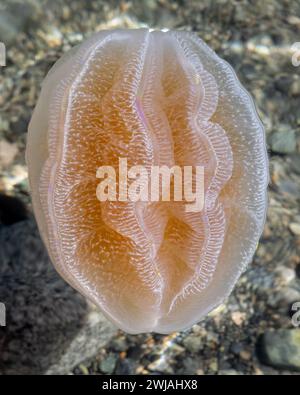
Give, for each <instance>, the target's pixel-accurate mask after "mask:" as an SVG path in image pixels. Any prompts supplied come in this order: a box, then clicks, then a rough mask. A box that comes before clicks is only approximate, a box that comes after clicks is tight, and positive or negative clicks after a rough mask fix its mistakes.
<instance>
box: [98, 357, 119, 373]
mask: <svg viewBox="0 0 300 395" xmlns="http://www.w3.org/2000/svg"><path fill="white" fill-rule="evenodd" d="M117 359H118V357H117V356H116V355H115V354H112V353H111V354H108V356H107V357H106V358H105V359H103V360H102V361H101V362H100V369H101V371H102V372H103V373H107V374H112V373H113V371H114V370H115V367H116V364H117Z"/></svg>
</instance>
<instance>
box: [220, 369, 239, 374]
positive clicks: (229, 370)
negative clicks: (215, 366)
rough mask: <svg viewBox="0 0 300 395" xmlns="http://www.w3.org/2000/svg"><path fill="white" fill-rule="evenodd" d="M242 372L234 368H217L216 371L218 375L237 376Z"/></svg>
mask: <svg viewBox="0 0 300 395" xmlns="http://www.w3.org/2000/svg"><path fill="white" fill-rule="evenodd" d="M242 374H243V373H241V372H238V371H237V370H234V369H223V370H219V372H218V375H219V376H238V375H242Z"/></svg>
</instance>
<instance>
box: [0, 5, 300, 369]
mask: <svg viewBox="0 0 300 395" xmlns="http://www.w3.org/2000/svg"><path fill="white" fill-rule="evenodd" d="M143 26H147V27H151V28H168V29H184V30H188V31H195V32H197V33H198V34H199V36H200V37H201V38H202V39H203V40H204V41H206V42H207V44H208V45H209V46H210V47H212V48H213V49H214V50H215V51H216V52H217V54H218V55H220V56H221V57H222V58H224V59H226V60H227V61H228V62H229V63H230V64H231V65H232V66H233V68H234V69H235V71H236V73H237V75H238V77H239V79H240V81H241V82H242V83H243V85H244V86H245V87H246V89H247V90H248V91H249V92H250V93H251V94H252V96H253V98H254V101H255V104H256V107H257V110H258V113H259V116H260V118H261V120H262V122H263V124H264V126H265V130H266V134H267V142H268V153H269V160H270V186H269V208H268V215H267V222H266V225H265V229H264V232H263V235H262V237H261V240H260V243H259V245H258V247H257V251H256V254H255V257H254V259H253V262H252V264H251V265H250V266H249V268H248V270H247V271H246V272H245V273H244V274H243V275H242V276H241V278H240V280H239V281H238V284H237V286H236V287H235V289H234V291H233V293H232V294H231V296H230V297H229V298H228V300H227V301H226V303H224V304H222V305H221V306H220V307H219V308H218V309H217V310H215V311H213V312H212V313H211V314H210V315H209V316H208V317H207V318H206V319H205V320H203V321H202V322H200V323H199V324H197V325H194V326H193V327H192V328H191V329H190V330H188V331H185V332H179V333H174V334H171V335H168V336H165V335H157V334H142V335H127V334H126V333H124V332H122V331H118V330H117V329H115V328H114V327H113V326H112V325H111V324H109V323H107V322H106V320H105V319H104V318H103V317H102V316H101V315H100V314H99V313H98V312H97V310H95V309H94V308H93V307H92V306H90V305H89V304H88V303H87V302H86V301H85V300H84V299H83V298H82V297H81V296H80V295H79V294H78V293H77V292H75V291H73V290H72V288H71V287H69V286H68V285H67V284H66V283H64V281H63V280H62V279H60V277H59V276H58V275H57V274H56V272H55V271H54V269H53V268H52V265H51V263H50V261H49V259H48V257H47V253H46V251H45V249H44V247H43V244H42V242H41V240H40V236H39V233H38V231H37V228H36V224H35V220H34V218H33V214H32V207H31V200H30V194H29V186H28V177H27V176H28V175H27V168H26V165H25V159H24V152H25V144H26V134H27V127H28V122H29V120H30V117H31V114H32V111H33V108H34V106H35V104H36V101H37V97H38V95H39V92H40V88H41V83H42V81H43V79H44V77H45V75H46V73H47V72H48V71H49V69H50V68H51V66H52V65H53V64H54V62H55V61H56V60H57V59H58V58H59V57H60V56H61V55H62V54H63V53H64V52H66V51H68V50H69V49H70V48H71V47H72V46H74V45H76V44H78V43H80V42H81V41H82V40H84V39H85V38H87V37H89V36H90V35H91V34H92V33H94V32H95V31H98V30H101V29H113V28H119V27H122V28H137V27H143ZM298 41H299V43H298ZM0 42H2V43H4V44H5V47H6V65H5V66H4V65H3V66H1V67H0V302H1V303H4V304H5V307H6V326H4V325H3V323H2V324H1V322H0V324H1V325H3V326H0V374H12V373H25V374H33V373H42V374H44V373H48V374H53V373H60V374H65V373H72V374H197V375H203V374H205V375H206V374H220V375H223V374H224V375H229V374H232V375H242V374H250V375H263V374H299V371H300V316H299V317H297V314H296V315H295V313H296V312H297V309H300V2H299V1H298V0H295V1H292V0H284V1H280V0H277V1H276V0H265V1H261V0H259V1H257V0H253V1H245V0H242V1H233V0H231V1H226V0H216V1H208V0H203V1H197V0H190V1H189V0H177V1H171V0H159V1H154V0H132V1H105V0H88V1H81V0H64V1H63V0H52V1H46V0H40V1H38V0H24V1H17V0H1V2H0ZM297 43H298V44H297ZM297 302H299V303H298V304H297ZM0 321H1V320H0ZM297 372H298V373H297Z"/></svg>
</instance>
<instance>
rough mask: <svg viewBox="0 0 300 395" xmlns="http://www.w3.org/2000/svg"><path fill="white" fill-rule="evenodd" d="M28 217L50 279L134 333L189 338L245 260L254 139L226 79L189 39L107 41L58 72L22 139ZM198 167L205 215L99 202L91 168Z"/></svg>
mask: <svg viewBox="0 0 300 395" xmlns="http://www.w3.org/2000/svg"><path fill="white" fill-rule="evenodd" d="M26 157H27V163H28V167H29V176H30V183H31V188H32V197H33V205H34V210H35V215H36V218H37V221H38V224H39V228H40V231H41V234H42V237H43V240H44V242H45V244H46V246H47V248H48V251H49V254H50V257H51V259H52V261H53V263H54V265H55V267H56V268H57V270H58V271H59V273H60V274H61V275H62V276H63V277H64V278H65V279H66V280H67V281H68V282H69V283H70V284H71V285H72V286H73V287H75V288H76V289H78V290H79V291H80V292H81V293H82V294H84V295H85V296H86V297H87V298H89V299H90V300H92V301H93V302H95V303H96V304H97V305H99V306H100V308H101V309H102V310H103V312H104V313H105V314H106V315H107V316H108V317H109V318H110V319H111V320H113V321H114V322H115V323H116V325H118V326H119V327H120V328H122V329H124V330H125V331H128V332H130V333H139V332H147V331H155V332H160V333H168V332H171V331H173V330H181V329H184V328H187V327H189V326H191V325H192V324H194V323H195V322H197V321H199V320H200V319H201V318H202V317H204V316H205V315H206V314H207V313H208V312H209V311H210V310H211V309H213V308H214V307H216V306H217V305H218V304H219V303H221V302H222V301H223V300H224V298H225V297H226V296H227V295H228V294H229V293H230V291H231V290H232V288H233V286H234V284H235V282H236V280H237V279H238V277H239V275H240V274H241V272H242V271H243V270H244V268H245V266H246V265H247V264H248V263H249V261H250V260H251V258H252V256H253V253H254V251H255V248H256V245H257V242H258V239H259V236H260V234H261V231H262V227H263V223H264V219H265V211H266V187H267V182H268V171H267V155H266V148H265V140H264V131H263V128H262V125H261V123H260V121H259V119H258V116H257V114H256V111H255V109H254V105H253V102H252V99H251V98H250V97H249V94H248V93H247V92H246V91H245V90H244V89H243V88H242V87H241V85H240V83H239V82H238V80H237V78H236V76H235V74H234V72H233V70H232V69H231V67H230V66H229V65H228V64H227V63H226V62H225V61H223V60H222V59H220V58H219V57H218V56H217V55H216V54H215V53H214V52H213V51H212V50H211V49H210V48H209V47H208V46H207V45H206V44H205V43H204V42H203V41H201V40H200V39H198V38H197V36H196V35H192V34H189V33H185V32H172V31H169V32H160V31H152V32H150V31H148V30H147V29H141V30H116V31H103V32H100V33H98V34H97V35H95V36H93V37H92V38H90V39H89V40H87V41H86V42H84V43H83V44H81V45H80V46H79V47H76V48H74V49H73V50H72V51H70V53H68V54H67V55H65V56H64V57H63V58H62V59H61V60H60V61H58V62H57V63H56V64H55V66H54V67H53V68H52V70H51V71H50V72H49V74H48V76H47V78H46V79H45V81H44V84H43V88H42V92H41V96H40V98H39V101H38V104H37V106H36V109H35V111H34V114H33V117H32V120H31V123H30V128H29V136H28V146H27V153H26ZM120 157H121V158H127V159H128V164H129V166H133V165H144V166H146V167H147V166H151V165H160V166H161V165H166V166H169V167H171V166H173V165H174V164H177V165H180V166H186V165H192V166H195V165H201V166H203V167H204V177H205V184H204V192H205V201H204V208H203V210H202V211H201V212H198V213H197V212H196V213H189V212H186V211H185V210H184V205H183V202H172V201H171V202H161V201H158V202H135V203H134V202H130V201H129V202H119V201H116V202H109V201H107V202H100V201H99V200H98V199H97V197H96V188H97V185H98V182H99V180H98V179H97V178H96V170H97V168H98V167H99V166H103V165H110V166H114V167H116V168H117V167H118V160H119V158H120Z"/></svg>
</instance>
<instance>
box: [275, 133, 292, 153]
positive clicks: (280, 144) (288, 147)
mask: <svg viewBox="0 0 300 395" xmlns="http://www.w3.org/2000/svg"><path fill="white" fill-rule="evenodd" d="M269 143H270V146H271V149H272V151H273V152H275V153H277V154H290V153H293V152H295V150H296V136H295V131H294V130H288V131H281V130H278V131H276V132H274V133H272V134H271V136H270V139H269Z"/></svg>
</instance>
